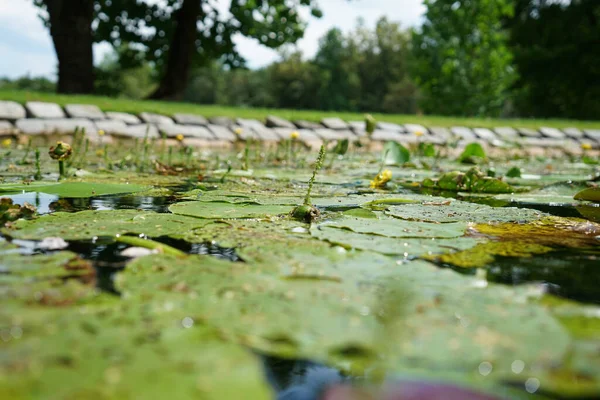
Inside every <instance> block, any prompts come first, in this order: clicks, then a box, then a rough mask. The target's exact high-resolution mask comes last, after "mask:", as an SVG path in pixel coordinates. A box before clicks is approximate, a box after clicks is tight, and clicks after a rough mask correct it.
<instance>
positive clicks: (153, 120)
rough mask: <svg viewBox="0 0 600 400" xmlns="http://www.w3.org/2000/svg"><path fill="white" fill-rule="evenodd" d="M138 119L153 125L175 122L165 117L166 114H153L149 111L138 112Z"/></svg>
mask: <svg viewBox="0 0 600 400" xmlns="http://www.w3.org/2000/svg"><path fill="white" fill-rule="evenodd" d="M140 119H141V120H142V121H143V122H146V123H148V124H155V125H163V124H164V125H166V124H174V123H175V122H174V121H173V120H172V119H171V118H169V117H167V116H166V115H161V114H155V113H149V112H142V113H140Z"/></svg>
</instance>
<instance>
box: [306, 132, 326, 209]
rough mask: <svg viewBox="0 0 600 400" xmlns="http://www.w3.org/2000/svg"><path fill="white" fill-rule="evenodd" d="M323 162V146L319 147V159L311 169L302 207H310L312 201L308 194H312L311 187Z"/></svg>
mask: <svg viewBox="0 0 600 400" xmlns="http://www.w3.org/2000/svg"><path fill="white" fill-rule="evenodd" d="M324 160H325V145H324V144H323V145H321V149H320V150H319V157H317V162H316V164H315V168H314V169H313V174H312V176H311V177H310V180H309V181H308V190H307V191H306V196H305V197H304V205H305V206H310V205H311V204H312V201H311V199H310V193H311V192H312V188H313V185H314V184H315V179H316V177H317V173H318V172H319V170H320V169H321V167H322V166H323V161H324Z"/></svg>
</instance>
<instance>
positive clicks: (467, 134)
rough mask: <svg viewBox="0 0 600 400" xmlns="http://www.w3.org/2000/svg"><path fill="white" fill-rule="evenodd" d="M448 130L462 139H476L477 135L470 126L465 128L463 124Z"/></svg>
mask: <svg viewBox="0 0 600 400" xmlns="http://www.w3.org/2000/svg"><path fill="white" fill-rule="evenodd" d="M450 132H452V134H453V135H454V136H458V137H459V138H461V139H463V140H475V139H477V137H476V136H475V134H474V133H473V131H472V130H471V129H470V128H467V127H465V126H453V127H451V128H450Z"/></svg>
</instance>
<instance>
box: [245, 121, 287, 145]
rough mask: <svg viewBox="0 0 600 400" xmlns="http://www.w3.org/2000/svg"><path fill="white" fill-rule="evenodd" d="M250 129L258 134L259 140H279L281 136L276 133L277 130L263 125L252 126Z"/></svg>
mask: <svg viewBox="0 0 600 400" xmlns="http://www.w3.org/2000/svg"><path fill="white" fill-rule="evenodd" d="M250 130H252V132H254V134H255V135H256V136H258V138H259V140H264V141H266V142H278V141H280V140H281V137H280V136H279V135H278V134H277V132H275V131H274V130H273V129H271V128H267V127H266V126H264V125H263V126H262V127H259V126H255V127H252V128H250Z"/></svg>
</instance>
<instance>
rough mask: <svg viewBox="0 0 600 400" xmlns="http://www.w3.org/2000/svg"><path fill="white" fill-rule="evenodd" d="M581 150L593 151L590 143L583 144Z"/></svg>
mask: <svg viewBox="0 0 600 400" xmlns="http://www.w3.org/2000/svg"><path fill="white" fill-rule="evenodd" d="M581 148H582V149H583V150H591V149H592V145H591V144H589V143H581Z"/></svg>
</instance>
